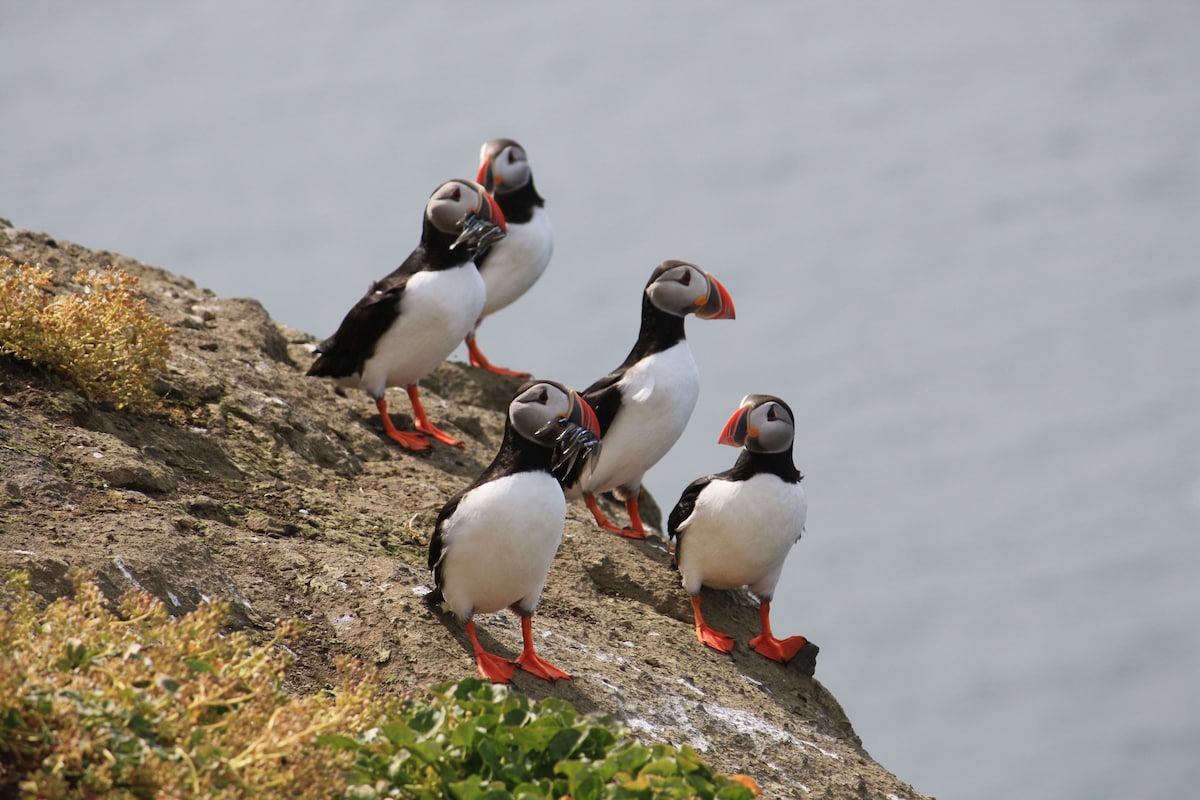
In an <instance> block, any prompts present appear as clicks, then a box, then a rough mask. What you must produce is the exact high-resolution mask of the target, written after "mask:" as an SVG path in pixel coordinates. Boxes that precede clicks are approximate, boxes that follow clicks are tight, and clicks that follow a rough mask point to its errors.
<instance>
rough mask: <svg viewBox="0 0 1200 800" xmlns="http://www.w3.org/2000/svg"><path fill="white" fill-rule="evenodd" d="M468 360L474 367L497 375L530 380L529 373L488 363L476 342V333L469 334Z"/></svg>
mask: <svg viewBox="0 0 1200 800" xmlns="http://www.w3.org/2000/svg"><path fill="white" fill-rule="evenodd" d="M467 358H468V360H469V361H470V362H471V366H472V367H479V368H480V369H486V370H487V371H488V372H493V373H495V374H497V375H508V376H509V377H512V378H522V379H524V378H528V377H529V373H528V372H517V371H516V370H513V369H508V368H507V367H497V366H496V365H495V364H493V363H492V362H490V361H488V359H487V356H485V355H484V354H483V351H482V350H480V349H479V345H478V344H477V343H476V342H475V331H471V332H470V333H468V334H467Z"/></svg>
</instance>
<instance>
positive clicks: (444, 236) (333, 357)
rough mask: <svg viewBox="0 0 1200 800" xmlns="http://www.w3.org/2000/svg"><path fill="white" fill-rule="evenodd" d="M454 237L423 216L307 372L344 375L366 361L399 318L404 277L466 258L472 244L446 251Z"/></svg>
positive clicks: (321, 346) (471, 252)
mask: <svg viewBox="0 0 1200 800" xmlns="http://www.w3.org/2000/svg"><path fill="white" fill-rule="evenodd" d="M456 238H457V234H448V233H443V232H442V231H439V230H438V229H437V228H436V227H434V225H433V223H432V222H431V221H430V220H429V217H428V216H426V217H425V223H424V227H423V229H422V231H421V242H420V244H418V245H417V247H416V249H415V250H413V251H412V253H410V254H409V256H408V258H406V259H404V263H402V264H401V265H400V266H398V267H396V269H394V270H392V272H390V273H389V274H388V275H387V276H386V277H384V278H382V279H380V280H377V281H375V282H374V283H372V284H371V287H370V288H369V289H367V293H366V294H365V295H363V297H362V299H361V300H359V301H358V302H357V303H355V304H354V307H353V308H351V309H350V311H348V312H347V313H346V316H345V317H344V318H343V319H342V324H341V325H339V326H338V329H337V332H336V333H334V334H333V336H330V337H329V338H328V339H326V340H325V341H323V342H321V344H319V345H318V346H317V353H318V356H317V359H316V361H314V362H313V363H312V366H310V367H309V368H308V373H307V374H308V375H314V376H318V377H329V378H345V377H348V376H350V375H355V374H357V373H359V372H361V371H362V368H363V364H364V363H365V362H366V361H367V359H368V358H370V357H371V356H373V355H375V345H376V344H377V343H378V342H379V339H380V337H382V336H383V334H384V333H385V332H386V331H387V329H388V328H390V327H391V326H392V324H393V323H395V321H396V319H397V318H398V317H399V316H400V301H401V298H402V296H403V295H404V288H405V287H406V286H407V285H408V279H409V278H411V277H412V276H413V275H415V274H416V273H418V272H426V271H429V272H434V271H437V270H443V269H451V268H453V267H457V266H460V265H462V264H466V263H467V262H468V261H470V260H471V259H472V257H473V256H474V248H472V247H461V248H456V249H454V250H451V249H450V245H451V244H453V243H454V240H455V239H456Z"/></svg>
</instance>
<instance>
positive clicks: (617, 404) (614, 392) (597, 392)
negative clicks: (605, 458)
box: [581, 366, 626, 439]
mask: <svg viewBox="0 0 1200 800" xmlns="http://www.w3.org/2000/svg"><path fill="white" fill-rule="evenodd" d="M625 369H626V368H625V366H620V367H617V368H616V369H614V370H613V371H612V372H610V373H608V374H607V375H605V376H604V377H603V378H601V379H600V380H598V381H596V382H595V383H593V384H592V385H591V386H589V387H587V388H586V389H584V390H583V392H581V394H582V395H583V399H584V400H586V401H587V403H588V405H589V406H591V407H592V410H593V411H595V412H596V421H597V422H599V423H600V437H601V438H602V439H603V437H604V434H606V433H607V432H608V428H609V426H610V425H612V422H613V420H614V419H616V416H617V411H618V410H620V408H621V400H622V396H621V389H620V387H619V386H618V384H619V383H620V382H621V378H623V377H625Z"/></svg>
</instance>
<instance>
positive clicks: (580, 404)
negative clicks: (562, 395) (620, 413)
mask: <svg viewBox="0 0 1200 800" xmlns="http://www.w3.org/2000/svg"><path fill="white" fill-rule="evenodd" d="M567 397H568V398H569V399H570V403H571V404H570V408H569V410H568V411H567V419H569V420H571V421H572V422H574V423H575V424H576V425H578V426H580V427H581V428H587V429H588V431H590V432H591V434H592V435H593V436H595V437H596V438H597V439H598V438H600V420H599V419H598V418H597V417H596V412H595V411H593V410H592V407H591V406H590V405H588V401H587V400H584V399H583V397H582V396H581V395H580V394H579V393H578V392H576V391H575V390H574V389H572V390H570V394H568V395H567Z"/></svg>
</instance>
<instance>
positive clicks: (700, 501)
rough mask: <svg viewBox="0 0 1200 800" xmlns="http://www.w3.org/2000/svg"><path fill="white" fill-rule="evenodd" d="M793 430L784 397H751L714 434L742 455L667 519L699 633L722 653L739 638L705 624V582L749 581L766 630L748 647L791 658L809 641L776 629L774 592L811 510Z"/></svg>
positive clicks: (700, 484)
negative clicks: (780, 634) (702, 601)
mask: <svg viewBox="0 0 1200 800" xmlns="http://www.w3.org/2000/svg"><path fill="white" fill-rule="evenodd" d="M795 433H796V424H795V415H794V414H793V413H792V409H791V408H790V407H789V406H788V404H787V403H785V402H784V401H783V400H781V399H779V398H778V397H775V396H774V395H769V394H752V395H747V396H746V397H745V398H743V399H742V402H741V405H740V406H739V407H738V410H737V411H736V412H734V414H733V416H732V417H730V418H729V421H728V422H726V423H725V427H724V428H723V429H722V430H721V435H720V437H719V438H718V440H717V441H718V442H719V443H720V444H726V445H730V446H732V447H741V448H742V452H741V454H739V455H738V458H737V461H736V462H735V463H734V465H733V467H732V468H730V469H728V470H726V471H724V472H719V473H716V474H714V475H709V476H707V477H704V478H699V479H697V480H695V481H693V482H692V483H691V484H690V485H689V486H688V487H687V488H686V489H684V490H683V494H682V496H680V498H679V502H678V503H676V504H675V507H674V508H673V509H672V510H671V515H670V517H668V522H667V529H668V533H669V535H670V538H671V539H673V540H674V541H675V553H674V559H673V561H674V566H675V567H676V568H677V569H678V570H679V573H680V575H681V577H682V578H683V587H684V588H685V589H686V590H687V592H688V594H689V595H691V598H692V610H693V612H694V613H695V622H696V638H697V639H699V640H700V641H701V642H702V643H703V644H705V645H707V646H709V647H711V648H713V649H714V650H718V651H720V652H722V653H728V652H730V651H732V650H733V644H734V642H733V639H732V638H731V637H729V636H727V635H725V634H723V633H720V632H718V631H715V630H713V629H712V628H710V627H708V625H706V624H705V622H704V616H703V615H702V614H701V613H700V587H701V586H708V587H710V588H712V589H733V588H737V587H740V586H745V587H747V588H749V590H750V592H751V593H752V594H753V595H754V596H755V597H756V598H758V601H759V618H760V621H761V624H762V632H761V633H760V634H759V635H758V636H756V637H754V638H753V639H751V640H750V648H751V649H752V650H754V651H755V652H757V653H758V654H759V655H762V656H765V657H766V658H769V659H771V660H773V661H779V662H781V663H787V662H788V661H790V660H791V659H792V658H793V657H795V655H796V654H797V653H798V652H800V650H801V649H802V648H803V647H804V645H805V644H806V643H807V641H808V640H807V639H805V638H804V637H803V636H791V637H788V638H787V639H777V638H775V636H774V634H772V633H771V598H772V596H773V595H774V593H775V586H776V584H778V583H779V576H780V573H781V572H782V571H783V562H784V559H785V558H787V555H788V553H789V552H790V551H791V549H792V546H793V545H795V544H796V542H798V541H800V535H801V534H802V533H803V532H804V522H805V519H806V518H807V516H808V502H807V500H806V499H805V497H804V489H803V488H801V486H800V481H801V479H802V478H803V477H804V476H803V475H801V474H800V470H798V469H796V466H795V464H794V463H793V461H792V442H793V440H794V438H795ZM814 647H815V645H814Z"/></svg>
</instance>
